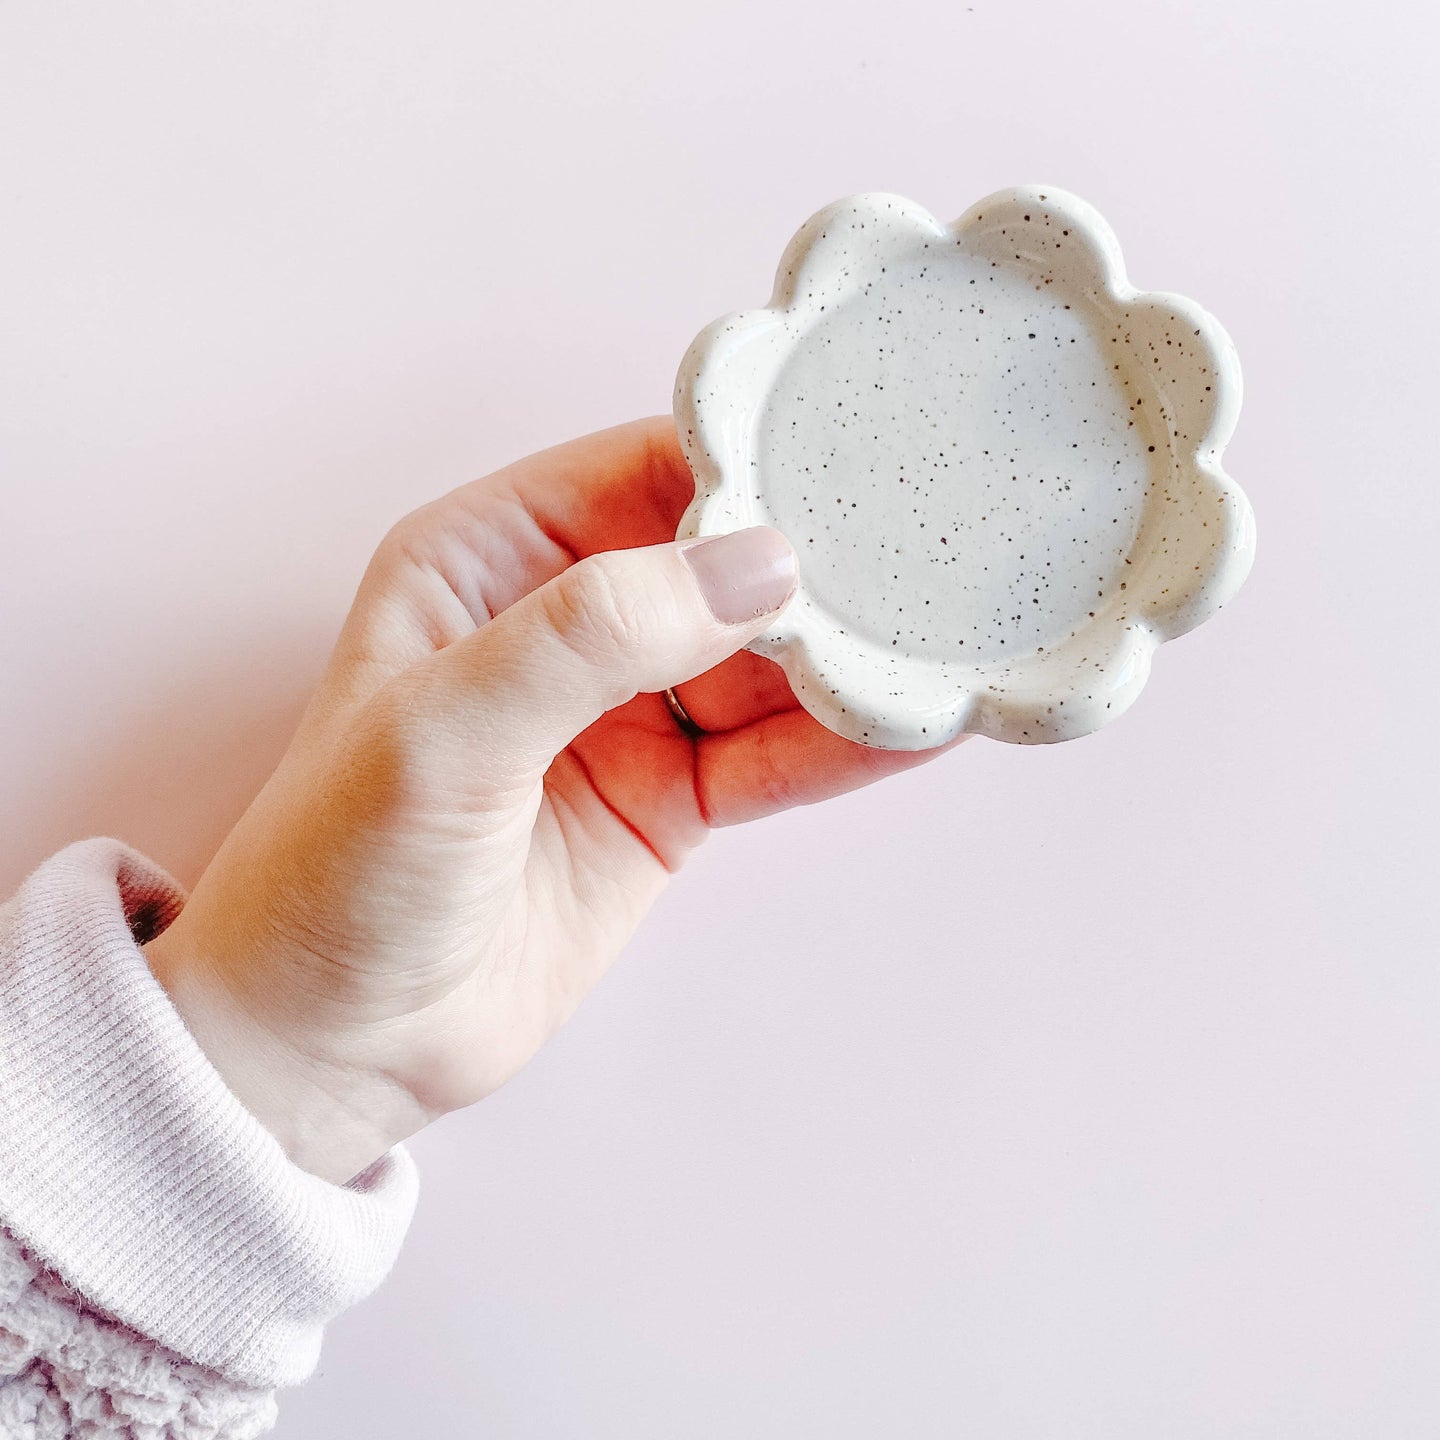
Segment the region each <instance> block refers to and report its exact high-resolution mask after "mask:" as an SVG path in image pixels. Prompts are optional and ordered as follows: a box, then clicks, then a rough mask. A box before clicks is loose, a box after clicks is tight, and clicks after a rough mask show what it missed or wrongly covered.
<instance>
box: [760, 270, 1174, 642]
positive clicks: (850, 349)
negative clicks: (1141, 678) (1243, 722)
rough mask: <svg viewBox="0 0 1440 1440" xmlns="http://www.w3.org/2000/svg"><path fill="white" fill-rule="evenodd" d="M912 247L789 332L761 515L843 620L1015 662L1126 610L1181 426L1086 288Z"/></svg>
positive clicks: (764, 465)
mask: <svg viewBox="0 0 1440 1440" xmlns="http://www.w3.org/2000/svg"><path fill="white" fill-rule="evenodd" d="M917 250H918V251H919V253H916V254H914V255H912V256H910V257H908V258H906V259H903V260H896V261H894V262H892V263H888V264H887V265H886V266H885V268H884V270H883V271H882V272H881V273H880V274H879V275H878V276H877V277H875V279H874V280H873V281H871V282H870V283H868V284H866V285H865V286H863V288H859V289H856V290H854V291H850V292H842V293H841V294H839V295H837V296H836V298H835V303H833V304H827V305H826V307H825V309H824V310H823V311H820V312H819V313H818V314H817V315H816V317H815V319H814V321H813V322H812V323H810V324H809V325H808V328H807V329H806V330H805V332H804V333H803V334H801V335H800V336H798V337H796V336H794V335H791V336H790V337H788V338H789V340H790V344H789V346H788V349H787V355H786V358H785V360H784V361H783V363H782V364H781V365H780V366H779V368H778V369H777V371H776V373H775V375H774V377H773V380H772V382H771V384H770V386H769V389H768V392H767V394H766V396H765V400H764V403H763V405H762V407H761V409H760V411H759V413H758V414H757V415H756V416H755V417H754V421H753V423H754V425H755V429H754V431H753V432H752V448H751V450H750V454H751V456H752V464H753V468H752V472H751V479H752V484H753V486H754V490H753V492H752V493H753V497H754V502H755V505H756V508H757V510H758V511H759V512H760V513H759V514H758V515H757V516H756V519H757V520H764V521H765V522H766V523H770V524H774V525H776V526H778V527H779V528H780V529H781V530H782V531H784V533H785V534H786V535H787V536H789V538H790V540H791V542H792V543H793V544H794V545H795V546H796V548H797V550H798V551H799V552H800V563H801V568H802V574H803V578H804V583H805V586H806V589H807V591H808V594H809V596H810V599H811V601H812V602H813V604H814V605H815V606H817V607H818V608H819V609H820V610H821V611H822V612H823V613H824V615H825V617H826V618H827V619H828V620H829V621H830V622H832V623H833V624H835V625H836V626H837V627H838V628H840V629H842V630H845V631H846V632H847V633H850V634H852V635H854V636H855V637H856V638H857V639H862V640H864V641H866V642H868V643H869V644H870V645H873V646H875V647H877V648H886V647H895V648H898V649H899V650H900V651H902V652H905V653H908V654H910V655H913V656H915V657H916V658H918V659H921V660H929V661H934V662H942V663H943V662H949V663H950V664H954V663H955V662H959V663H960V664H961V665H962V666H968V665H991V664H993V663H996V662H999V663H1002V664H1003V663H1006V662H1008V661H1011V660H1013V659H1014V658H1015V657H1016V656H1017V655H1023V654H1026V653H1029V652H1033V651H1034V650H1036V649H1037V648H1038V647H1044V648H1046V649H1047V650H1048V649H1050V648H1051V647H1053V646H1055V645H1058V644H1059V643H1060V642H1062V641H1064V640H1065V639H1067V638H1068V637H1069V636H1071V635H1072V634H1074V633H1075V632H1076V631H1077V630H1079V629H1080V628H1081V627H1083V626H1084V625H1086V624H1090V623H1093V622H1092V621H1091V618H1090V617H1091V616H1093V615H1096V614H1099V613H1101V612H1103V611H1105V610H1108V609H1110V608H1112V607H1113V606H1116V605H1123V603H1124V601H1123V593H1122V591H1121V586H1122V585H1123V584H1124V582H1125V576H1126V572H1127V569H1128V568H1129V566H1128V564H1127V562H1128V561H1129V560H1130V559H1131V558H1132V556H1133V554H1134V552H1135V550H1136V548H1137V545H1138V543H1139V542H1140V540H1141V530H1142V518H1143V514H1144V509H1145V503H1146V497H1147V494H1149V493H1150V492H1151V490H1152V488H1154V487H1156V486H1157V485H1163V479H1164V476H1165V475H1166V474H1168V471H1169V467H1170V465H1171V463H1172V459H1171V455H1170V449H1169V443H1168V442H1169V427H1168V426H1167V424H1166V423H1165V417H1164V415H1163V414H1162V413H1161V407H1160V403H1159V398H1158V397H1157V395H1156V394H1155V392H1154V390H1153V389H1152V388H1151V387H1150V386H1149V385H1148V383H1147V382H1146V380H1145V379H1144V376H1143V371H1142V370H1141V369H1140V367H1139V365H1138V364H1137V362H1136V359H1135V357H1134V356H1133V355H1132V353H1131V350H1130V346H1129V345H1128V344H1126V343H1124V342H1123V340H1122V339H1121V338H1120V337H1118V336H1117V337H1116V338H1113V339H1112V338H1111V336H1112V335H1113V334H1114V329H1113V322H1112V325H1111V328H1110V332H1109V333H1108V334H1107V331H1106V328H1105V326H1104V325H1103V324H1097V323H1096V315H1095V312H1093V311H1088V310H1087V309H1086V307H1088V306H1089V305H1090V303H1091V302H1090V301H1089V300H1088V299H1087V297H1086V294H1085V292H1084V291H1083V289H1081V288H1080V287H1078V286H1076V287H1074V288H1071V289H1067V288H1064V287H1063V282H1062V279H1061V278H1059V277H1057V278H1055V279H1054V280H1053V281H1051V282H1050V283H1041V282H1040V281H1038V280H1037V279H1036V278H1035V277H1034V276H1033V275H1030V274H1026V273H1024V272H1023V271H1016V270H1010V269H1005V268H1001V267H998V266H996V265H995V264H993V263H992V262H991V261H990V260H989V259H988V258H983V257H981V256H977V255H973V254H969V253H967V252H966V251H965V250H963V249H961V248H960V247H958V246H929V247H926V248H924V249H923V250H919V247H917ZM1087 322H1088V323H1087ZM1136 563H1137V564H1138V560H1137V562H1136Z"/></svg>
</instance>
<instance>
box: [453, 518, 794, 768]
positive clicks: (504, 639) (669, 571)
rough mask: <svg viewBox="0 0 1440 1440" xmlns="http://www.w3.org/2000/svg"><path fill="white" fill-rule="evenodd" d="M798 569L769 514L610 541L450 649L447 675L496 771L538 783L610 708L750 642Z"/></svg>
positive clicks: (457, 704) (784, 597)
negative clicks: (642, 541)
mask: <svg viewBox="0 0 1440 1440" xmlns="http://www.w3.org/2000/svg"><path fill="white" fill-rule="evenodd" d="M796 579H797V562H796V556H795V552H794V550H793V549H792V548H791V546H790V542H789V541H788V540H786V539H785V537H784V536H783V535H782V534H781V533H780V532H779V531H778V530H774V529H771V528H769V527H768V526H763V525H757V526H752V527H750V528H749V529H745V530H736V531H732V532H731V533H729V534H725V535H715V536H708V537H704V538H702V539H699V540H681V541H674V542H671V543H669V544H665V545H650V546H644V547H641V548H637V549H633V550H610V551H603V552H601V553H599V554H595V555H590V556H587V557H586V558H585V559H583V560H579V561H577V562H576V563H575V564H574V565H572V566H570V568H569V569H568V570H565V571H563V572H562V573H561V574H559V575H557V576H556V577H555V578H554V579H553V580H551V581H550V582H549V583H548V584H545V585H542V586H540V588H539V589H537V590H534V591H532V592H531V593H530V594H529V595H527V596H525V597H524V598H523V599H521V600H518V601H516V603H515V604H513V605H511V606H510V607H509V608H508V609H506V610H503V611H502V612H501V613H500V614H499V615H497V616H496V617H495V618H494V619H493V620H491V621H489V622H488V623H487V624H486V625H483V626H482V627H481V628H480V629H479V630H477V631H475V632H474V634H472V635H469V636H466V637H465V638H464V639H463V640H460V641H458V642H456V643H455V644H453V645H450V646H448V647H446V649H444V650H442V651H441V652H440V653H439V654H438V655H437V656H436V657H435V661H436V663H437V665H438V667H439V669H440V671H441V672H442V674H441V675H440V676H437V677H435V678H436V679H438V680H439V683H440V684H441V686H442V688H443V689H444V690H445V691H446V692H448V695H447V698H449V699H451V701H452V702H453V711H452V713H455V714H458V715H460V716H463V717H464V719H463V724H464V728H465V729H466V730H467V731H470V732H471V733H470V737H469V738H470V739H471V740H472V741H479V742H481V745H482V747H483V751H484V752H486V753H488V754H489V755H490V756H491V757H493V758H494V760H495V761H496V762H498V764H499V766H500V769H501V775H498V776H496V777H495V778H496V779H499V780H500V781H501V783H502V785H503V784H506V783H507V782H510V783H513V782H515V781H523V782H527V783H528V782H530V781H533V779H535V778H538V777H539V776H540V775H541V774H543V773H544V771H545V770H546V768H548V766H549V764H550V762H551V761H552V760H553V759H554V758H555V756H556V755H558V754H559V753H560V751H561V750H563V749H564V748H565V747H566V746H567V745H568V744H569V743H570V742H571V741H572V740H573V739H574V738H575V737H576V736H577V735H578V734H579V733H580V732H581V731H582V730H584V729H585V728H586V726H588V725H590V724H592V723H593V722H594V721H596V720H598V719H599V718H600V716H601V715H603V714H604V713H605V712H606V711H607V710H613V709H614V708H615V707H616V706H617V705H623V704H624V703H625V702H626V701H627V700H630V699H632V698H633V697H634V696H635V695H637V694H640V693H642V692H646V691H658V690H664V689H665V688H666V687H667V686H671V685H678V684H679V683H680V682H681V681H682V680H689V679H692V678H693V677H694V676H696V675H699V674H700V673H701V672H702V671H704V670H708V669H710V667H711V666H712V665H718V664H719V663H720V661H722V660H724V659H725V658H726V657H727V656H729V655H732V654H733V653H734V652H735V651H737V650H739V649H740V647H741V646H742V645H744V644H745V643H746V642H747V641H749V640H751V639H753V638H754V637H755V636H756V635H758V634H759V633H760V632H761V631H762V630H763V629H765V627H766V626H767V625H768V624H769V623H770V621H771V620H772V618H773V617H774V616H775V614H776V613H777V612H778V611H779V610H780V609H781V608H783V606H784V605H785V603H786V602H787V601H788V600H789V598H790V596H791V595H792V594H793V593H794V590H795V585H796ZM447 708H450V706H447ZM502 777H503V778H502Z"/></svg>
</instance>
